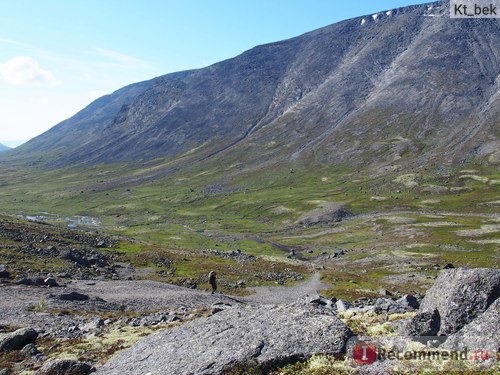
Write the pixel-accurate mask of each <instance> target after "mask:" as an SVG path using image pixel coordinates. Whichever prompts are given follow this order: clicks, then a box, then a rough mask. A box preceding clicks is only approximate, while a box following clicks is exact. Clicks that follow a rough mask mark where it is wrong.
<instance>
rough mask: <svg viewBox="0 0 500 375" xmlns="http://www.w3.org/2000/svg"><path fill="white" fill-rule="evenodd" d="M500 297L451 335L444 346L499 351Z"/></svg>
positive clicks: (456, 348) (458, 348)
mask: <svg viewBox="0 0 500 375" xmlns="http://www.w3.org/2000/svg"><path fill="white" fill-rule="evenodd" d="M498 327H500V299H497V300H496V301H495V302H494V303H493V304H492V305H491V306H490V307H489V308H488V310H486V311H485V312H484V313H483V314H481V315H479V316H478V317H477V318H476V319H474V320H473V321H472V322H470V323H469V324H467V325H466V326H465V327H463V328H462V329H461V330H460V331H458V332H456V333H454V334H453V335H451V336H449V337H448V339H447V340H446V341H445V342H444V344H443V347H444V348H450V349H454V350H464V349H468V350H469V351H476V350H483V351H489V352H493V353H498V350H499V348H500V333H499V332H498Z"/></svg>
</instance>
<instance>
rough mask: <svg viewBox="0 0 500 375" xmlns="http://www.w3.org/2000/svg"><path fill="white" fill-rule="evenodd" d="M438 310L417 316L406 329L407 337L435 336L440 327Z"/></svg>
mask: <svg viewBox="0 0 500 375" xmlns="http://www.w3.org/2000/svg"><path fill="white" fill-rule="evenodd" d="M440 322H441V318H440V316H439V312H438V310H436V309H434V310H433V311H424V312H420V313H418V314H417V315H415V316H414V317H413V318H412V319H411V320H410V321H409V322H408V323H407V324H406V326H405V327H404V334H405V335H407V336H435V335H436V334H437V333H438V331H439V327H440Z"/></svg>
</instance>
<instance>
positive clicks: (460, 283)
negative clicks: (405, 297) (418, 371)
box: [420, 268, 500, 335]
mask: <svg viewBox="0 0 500 375" xmlns="http://www.w3.org/2000/svg"><path fill="white" fill-rule="evenodd" d="M499 296H500V270H498V269H488V268H475V269H467V268H456V269H449V270H443V271H442V272H441V273H440V274H439V277H438V278H437V279H436V282H435V283H434V285H433V286H432V287H431V288H430V289H429V290H428V291H427V293H426V295H425V297H424V299H423V300H422V304H421V306H420V311H422V312H423V311H433V310H435V309H436V310H437V311H438V312H439V316H440V318H441V324H440V328H439V332H438V334H439V335H451V334H453V333H455V332H457V331H458V330H460V329H461V328H462V327H464V326H465V325H466V324H468V323H470V322H471V321H472V320H473V319H475V318H476V317H477V316H478V315H480V314H481V313H483V312H484V311H485V310H486V309H487V308H488V307H489V306H490V305H491V304H492V303H493V302H494V301H495V300H496V299H498V297H499Z"/></svg>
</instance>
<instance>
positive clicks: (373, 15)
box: [372, 13, 378, 21]
mask: <svg viewBox="0 0 500 375" xmlns="http://www.w3.org/2000/svg"><path fill="white" fill-rule="evenodd" d="M372 18H373V20H374V21H376V20H377V18H378V13H375V14H372Z"/></svg>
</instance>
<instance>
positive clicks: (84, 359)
mask: <svg viewBox="0 0 500 375" xmlns="http://www.w3.org/2000/svg"><path fill="white" fill-rule="evenodd" d="M0 277H1V278H2V280H3V284H2V286H1V287H0V306H1V314H0V326H1V329H2V331H3V332H2V333H0V374H2V375H6V374H17V373H23V374H37V375H52V374H88V373H91V372H95V371H96V372H97V373H98V374H229V373H250V372H251V373H274V374H279V373H280V372H281V371H282V370H280V369H283V368H286V366H292V367H293V366H298V367H297V368H299V371H298V372H296V373H315V372H314V371H312V370H311V369H308V368H307V366H310V367H311V368H312V367H314V366H316V367H318V366H320V367H321V368H323V370H322V371H323V372H322V373H355V372H356V373H373V374H379V373H391V372H399V373H405V372H417V373H418V372H423V371H425V370H426V369H429V366H430V368H431V370H432V371H435V372H436V371H437V372H452V371H453V370H454V369H462V370H463V369H468V370H470V371H472V373H475V372H477V371H485V372H489V373H494V372H495V371H497V370H498V369H499V366H498V359H497V357H498V348H499V346H500V336H499V333H498V326H500V324H499V323H500V314H499V313H500V305H499V296H500V271H499V270H498V269H463V268H459V269H450V270H443V271H442V272H441V274H440V275H439V277H438V278H437V279H436V281H435V284H434V286H433V287H432V288H431V289H429V291H428V292H427V294H426V295H425V297H424V298H423V300H419V299H418V298H415V297H413V296H409V295H406V296H403V297H401V298H393V297H391V296H385V297H381V298H378V299H363V300H358V301H355V303H354V305H353V304H351V303H349V302H347V301H342V300H336V299H332V300H329V299H326V298H323V297H320V296H318V295H314V289H317V288H319V287H320V286H321V284H320V283H318V279H317V278H313V279H312V280H310V281H309V282H308V283H304V284H302V286H299V287H297V288H296V289H295V290H294V289H289V292H290V293H289V294H287V292H286V290H285V289H284V288H278V289H275V292H276V293H275V295H276V299H275V301H274V302H275V303H273V301H272V297H271V296H272V288H271V289H270V288H266V289H265V290H257V293H256V294H255V295H253V296H250V297H241V298H238V299H236V298H233V297H230V296H224V295H217V294H216V295H211V294H209V293H206V292H203V291H197V290H191V289H187V288H182V287H177V286H172V285H168V284H164V283H158V282H152V281H89V280H87V281H72V282H69V283H67V284H66V285H62V286H61V285H59V284H58V283H57V282H56V283H54V285H53V286H52V287H51V286H50V285H43V286H41V285H36V284H35V285H23V284H19V283H18V282H16V281H15V280H12V279H10V275H9V272H8V270H7V269H6V268H5V267H0ZM18 281H19V280H18ZM49 284H50V283H49ZM56 285H59V286H56ZM260 296H262V299H260ZM284 297H285V299H286V298H288V299H289V302H288V303H283V300H284ZM292 297H293V298H292ZM360 348H361V349H363V348H368V352H367V353H368V356H363V355H361V356H360V353H361V354H362V353H363V352H362V351H361V352H360V351H359V349H360ZM372 349H373V352H374V353H375V356H374V357H373V358H372V357H370V353H372V352H371V350H372ZM410 350H411V351H412V352H414V353H417V352H418V353H430V352H436V351H438V352H439V353H441V354H440V355H439V356H438V358H437V359H435V360H433V361H429V360H427V361H423V362H422V361H417V360H412V358H409V357H408V358H406V357H405V356H399V357H398V355H397V353H408V352H409V351H410ZM387 353H396V355H394V356H392V357H391V356H390V355H387ZM443 353H444V354H443ZM446 353H448V354H446ZM450 353H460V354H463V353H466V357H464V358H457V360H449V357H446V356H447V355H448V356H449V355H450ZM365 354H366V353H365ZM318 356H319V357H318ZM318 358H319V359H318ZM297 361H302V364H300V362H297ZM304 361H305V362H304ZM297 363H299V364H297ZM318 363H319V364H318ZM313 365H314V366H313ZM283 366H285V367H283Z"/></svg>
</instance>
